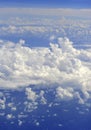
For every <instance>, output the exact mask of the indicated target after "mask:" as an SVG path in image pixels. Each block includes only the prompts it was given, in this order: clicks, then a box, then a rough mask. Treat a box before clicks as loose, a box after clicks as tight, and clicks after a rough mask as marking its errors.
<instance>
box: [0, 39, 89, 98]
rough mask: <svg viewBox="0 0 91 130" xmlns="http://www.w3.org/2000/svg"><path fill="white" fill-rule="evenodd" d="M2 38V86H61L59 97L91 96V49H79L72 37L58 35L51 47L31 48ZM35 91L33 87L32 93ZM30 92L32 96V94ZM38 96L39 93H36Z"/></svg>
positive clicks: (0, 78)
mask: <svg viewBox="0 0 91 130" xmlns="http://www.w3.org/2000/svg"><path fill="white" fill-rule="evenodd" d="M24 42H25V41H23V40H20V41H19V43H13V42H10V41H3V40H0V88H1V89H19V88H22V87H27V86H29V85H33V84H34V85H35V86H36V87H37V88H38V87H39V86H42V87H43V86H47V87H54V86H56V87H57V90H56V93H57V97H58V98H62V99H65V98H68V97H69V98H68V99H70V98H73V97H79V94H78V91H81V92H82V93H83V95H84V98H86V99H88V98H90V92H91V50H90V49H89V50H82V49H81V50H77V49H75V48H74V47H73V43H72V42H70V41H69V39H68V38H66V37H65V38H60V37H59V38H57V43H56V44H54V43H50V48H29V47H27V46H25V45H24ZM26 91H27V90H26ZM30 92H32V91H31V89H30V90H29V93H30ZM29 93H28V95H27V96H28V98H30V99H31V100H32V98H31V96H29ZM32 95H34V97H36V96H35V93H32Z"/></svg>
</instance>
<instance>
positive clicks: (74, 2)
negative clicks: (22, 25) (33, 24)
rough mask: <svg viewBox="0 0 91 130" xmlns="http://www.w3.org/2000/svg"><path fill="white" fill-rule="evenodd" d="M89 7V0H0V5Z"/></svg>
mask: <svg viewBox="0 0 91 130" xmlns="http://www.w3.org/2000/svg"><path fill="white" fill-rule="evenodd" d="M16 6H17V7H18V6H19V7H43V8H44V7H47V8H50V7H53V8H54V7H55V8H57V7H60V8H91V0H13V1H12V0H0V7H16Z"/></svg>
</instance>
